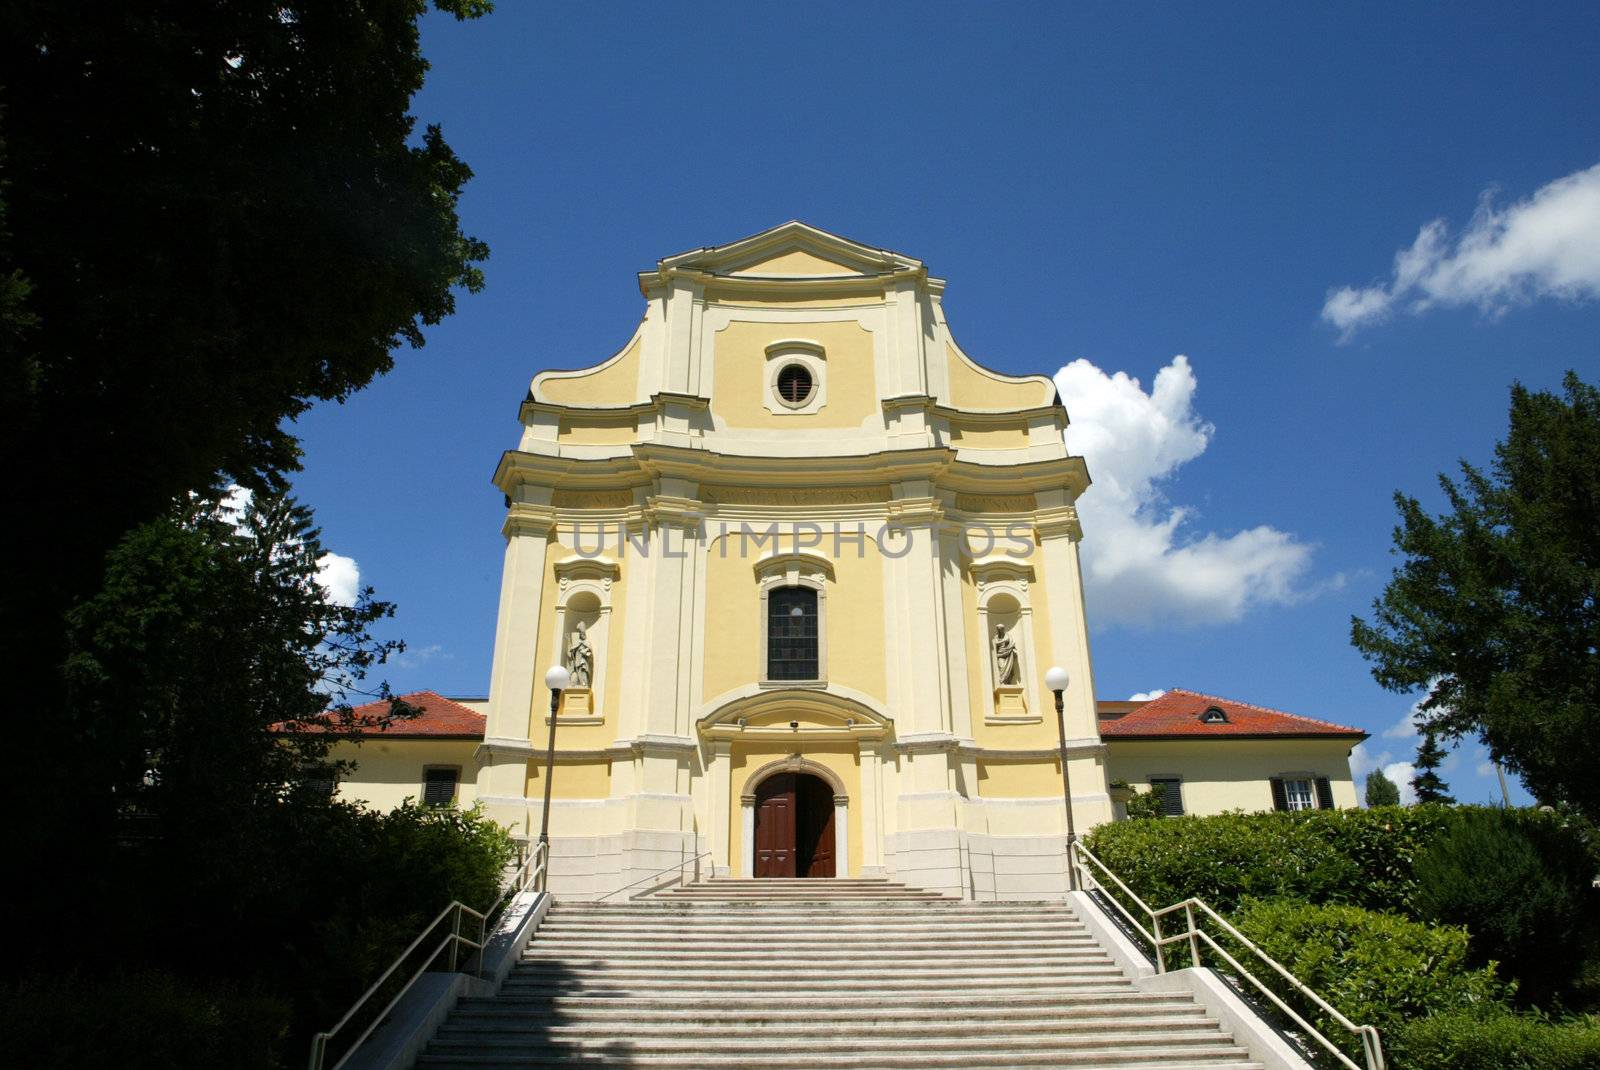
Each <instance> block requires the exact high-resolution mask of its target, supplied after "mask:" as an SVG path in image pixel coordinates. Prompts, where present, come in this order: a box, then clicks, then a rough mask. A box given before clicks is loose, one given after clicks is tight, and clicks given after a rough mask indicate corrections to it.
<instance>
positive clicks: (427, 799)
mask: <svg viewBox="0 0 1600 1070" xmlns="http://www.w3.org/2000/svg"><path fill="white" fill-rule="evenodd" d="M422 776H423V781H422V805H423V806H449V805H450V804H451V803H453V802H455V801H456V771H455V770H454V769H429V770H427V771H426V772H424V773H423V775H422Z"/></svg>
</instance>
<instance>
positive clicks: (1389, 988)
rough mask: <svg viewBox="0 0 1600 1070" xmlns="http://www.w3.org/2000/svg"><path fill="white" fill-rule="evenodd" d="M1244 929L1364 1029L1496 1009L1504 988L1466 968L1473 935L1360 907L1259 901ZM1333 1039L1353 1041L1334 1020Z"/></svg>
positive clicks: (1248, 911)
mask: <svg viewBox="0 0 1600 1070" xmlns="http://www.w3.org/2000/svg"><path fill="white" fill-rule="evenodd" d="M1234 924H1236V925H1237V926H1238V927H1239V930H1240V931H1241V932H1243V933H1244V934H1245V935H1246V936H1248V937H1249V938H1250V939H1251V940H1253V941H1255V943H1256V944H1257V945H1258V946H1260V948H1261V950H1263V951H1265V952H1266V953H1267V954H1268V955H1270V956H1272V957H1273V958H1274V959H1277V960H1278V961H1279V962H1280V963H1282V964H1283V965H1284V966H1285V967H1286V968H1287V969H1288V970H1289V972H1290V973H1292V974H1294V975H1295V976H1296V977H1298V978H1300V980H1302V981H1304V982H1305V983H1306V984H1307V985H1309V986H1310V987H1311V988H1312V990H1313V991H1315V992H1316V993H1317V994H1318V995H1320V996H1322V998H1323V999H1326V1000H1327V1001H1328V1002H1329V1003H1331V1004H1333V1005H1334V1006H1335V1007H1337V1008H1339V1010H1340V1011H1342V1012H1343V1013H1344V1014H1345V1015H1346V1016H1347V1017H1348V1018H1350V1019H1351V1020H1352V1021H1354V1022H1357V1023H1358V1024H1360V1023H1364V1024H1368V1025H1375V1026H1377V1027H1378V1028H1379V1029H1380V1030H1385V1029H1389V1028H1392V1027H1394V1026H1396V1025H1398V1024H1400V1023H1402V1022H1408V1021H1411V1020H1413V1019H1416V1018H1421V1017H1424V1016H1426V1015H1430V1014H1436V1013H1439V1012H1441V1011H1453V1010H1459V1009H1463V1008H1474V1007H1476V1008H1483V1007H1496V1006H1497V1005H1498V1001H1499V999H1500V998H1501V997H1502V996H1503V995H1504V994H1505V986H1504V985H1503V984H1501V982H1500V980H1499V979H1498V978H1497V977H1496V976H1495V973H1494V969H1493V968H1492V967H1489V968H1484V969H1474V968H1472V967H1471V965H1470V964H1469V962H1468V951H1467V931H1466V930H1465V929H1463V928H1460V927H1458V926H1447V925H1429V924H1426V923H1424V922H1417V921H1411V920H1409V919H1406V918H1402V917H1398V916H1396V915H1394V914H1384V913H1380V912H1378V911H1375V910H1364V909H1362V908H1361V907H1352V906H1340V905H1337V904H1329V905H1322V906H1316V905H1313V904H1310V903H1300V902H1294V901H1292V900H1254V901H1251V902H1248V903H1246V904H1244V906H1243V908H1241V909H1240V910H1239V911H1238V912H1237V913H1236V915H1235V916H1234ZM1324 1032H1325V1033H1326V1034H1327V1036H1328V1037H1329V1039H1335V1040H1337V1039H1338V1038H1340V1037H1342V1036H1348V1035H1349V1034H1348V1031H1347V1030H1345V1029H1344V1028H1342V1027H1340V1026H1338V1025H1335V1024H1333V1023H1331V1022H1329V1023H1327V1024H1326V1025H1325V1027H1324Z"/></svg>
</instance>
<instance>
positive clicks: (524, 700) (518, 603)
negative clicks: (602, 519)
mask: <svg viewBox="0 0 1600 1070" xmlns="http://www.w3.org/2000/svg"><path fill="white" fill-rule="evenodd" d="M517 493H518V495H519V496H520V497H522V498H523V499H527V498H540V499H542V501H528V500H519V501H516V502H514V503H513V504H512V506H511V509H510V511H509V513H508V514H507V516H506V522H505V527H504V532H505V536H506V554H505V567H504V571H503V572H502V573H501V578H500V610H499V617H498V619H497V621H496V625H495V643H494V658H493V661H492V664H491V668H490V673H489V713H488V724H487V726H486V729H485V732H484V736H485V740H486V742H487V743H488V745H489V755H490V757H489V761H488V764H486V765H485V766H484V768H483V771H482V774H481V775H482V777H483V782H482V784H481V786H480V788H479V795H480V798H482V799H483V801H484V803H485V805H486V806H488V807H489V809H490V812H491V814H493V815H494V817H495V819H496V820H498V821H508V822H509V823H511V824H512V827H513V828H519V827H522V826H524V824H525V822H526V820H527V813H526V805H525V801H524V795H525V793H526V791H527V754H526V752H524V751H521V750H508V749H506V748H501V749H500V750H498V751H497V750H496V749H495V747H494V743H495V741H496V740H504V741H508V742H512V743H521V744H524V745H528V744H529V743H530V740H529V735H528V732H529V720H530V718H531V715H532V710H533V703H534V701H535V700H536V698H537V697H538V695H537V694H536V690H537V689H538V688H540V687H541V686H542V683H541V675H540V674H541V673H542V671H543V667H542V666H541V665H540V664H539V610H540V607H541V604H542V602H543V598H544V574H545V558H546V556H547V552H548V549H549V542H550V533H551V531H552V530H554V528H555V521H556V518H555V512H554V510H552V509H551V508H550V506H549V504H548V502H549V499H550V490H549V488H545V487H526V486H524V487H518V488H517Z"/></svg>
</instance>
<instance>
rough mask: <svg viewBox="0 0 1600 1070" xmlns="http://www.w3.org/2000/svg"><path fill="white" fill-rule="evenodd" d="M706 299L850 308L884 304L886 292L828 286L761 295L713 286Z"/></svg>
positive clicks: (716, 302)
mask: <svg viewBox="0 0 1600 1070" xmlns="http://www.w3.org/2000/svg"><path fill="white" fill-rule="evenodd" d="M830 290H831V291H832V292H830ZM705 298H706V303H707V304H708V305H728V306H734V307H739V308H849V307H850V306H852V305H878V304H882V303H883V291H882V290H872V291H869V292H862V291H861V290H859V289H857V288H855V287H851V288H849V289H843V290H839V289H833V288H832V287H825V288H823V289H822V290H820V291H818V290H816V289H809V288H808V289H806V290H801V291H797V292H796V293H793V294H785V293H781V292H779V293H774V292H770V291H763V292H762V293H761V295H760V296H759V297H758V296H754V295H751V294H745V293H740V292H738V291H736V290H728V289H715V288H711V289H707V290H706V294H705Z"/></svg>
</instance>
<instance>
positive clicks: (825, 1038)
mask: <svg viewBox="0 0 1600 1070" xmlns="http://www.w3.org/2000/svg"><path fill="white" fill-rule="evenodd" d="M773 1039H775V1038H772V1037H769V1036H767V1034H766V1032H765V1031H763V1032H762V1033H761V1034H759V1035H756V1036H751V1035H750V1034H749V1033H745V1034H743V1035H737V1034H736V1035H734V1036H732V1037H710V1036H706V1035H705V1034H703V1033H696V1034H695V1035H693V1036H688V1037H685V1036H682V1035H670V1034H669V1035H664V1036H656V1035H630V1036H629V1037H628V1051H629V1055H630V1056H632V1057H638V1056H647V1055H705V1056H712V1057H714V1056H717V1055H724V1054H727V1055H734V1054H746V1055H749V1056H751V1057H752V1058H756V1059H759V1057H760V1055H761V1054H762V1053H763V1052H769V1051H771V1050H773V1047H774V1045H773V1044H772V1043H771V1041H772V1040H773ZM563 1041H564V1043H566V1044H568V1045H570V1046H571V1047H574V1048H577V1049H579V1050H581V1051H589V1050H594V1049H596V1048H598V1049H600V1050H602V1051H603V1050H604V1049H605V1048H607V1047H610V1046H612V1045H615V1044H616V1043H617V1038H616V1036H615V1035H610V1036H602V1037H599V1038H590V1037H586V1036H583V1035H579V1036H574V1037H566V1038H563ZM545 1043H546V1041H545V1039H544V1038H543V1037H541V1036H538V1035H532V1034H526V1035H519V1034H517V1033H514V1032H511V1031H504V1030H501V1031H477V1030H469V1031H461V1030H441V1031H440V1034H439V1036H438V1037H437V1038H436V1039H435V1041H434V1044H433V1049H434V1050H436V1051H437V1052H438V1053H439V1054H441V1055H443V1054H448V1053H449V1052H452V1051H488V1050H494V1051H502V1052H503V1051H515V1052H518V1053H519V1054H521V1053H529V1054H536V1053H537V1052H539V1051H540V1050H541V1049H542V1048H543V1047H544V1046H545ZM903 1046H904V1045H903V1044H902V1043H900V1042H899V1041H897V1040H896V1039H895V1038H893V1037H889V1038H884V1039H882V1040H880V1039H879V1038H878V1037H877V1036H876V1035H875V1034H873V1033H867V1032H861V1033H858V1034H856V1035H843V1036H841V1035H840V1034H838V1033H836V1032H829V1033H826V1034H823V1033H821V1032H820V1031H814V1032H813V1033H811V1034H810V1036H809V1038H807V1039H806V1040H805V1045H804V1049H805V1051H806V1053H807V1054H809V1055H829V1054H834V1055H852V1054H853V1055H857V1056H860V1057H862V1058H871V1057H872V1055H873V1053H875V1052H881V1053H885V1054H888V1053H892V1052H894V1051H896V1050H898V1049H900V1048H902V1047H903ZM995 1048H1001V1049H1006V1050H1011V1051H1015V1052H1029V1051H1039V1050H1041V1049H1044V1050H1050V1051H1056V1052H1063V1053H1078V1052H1104V1051H1136V1050H1140V1049H1152V1048H1153V1049H1159V1050H1162V1051H1164V1052H1182V1053H1186V1054H1212V1053H1217V1052H1220V1053H1225V1054H1228V1055H1232V1056H1234V1057H1238V1056H1242V1055H1244V1051H1243V1050H1242V1049H1240V1048H1238V1047H1236V1046H1235V1045H1234V1044H1233V1042H1232V1038H1231V1037H1229V1036H1228V1035H1227V1034H1225V1033H1222V1032H1220V1031H1211V1032H1204V1033H1196V1032H1193V1031H1188V1032H1184V1031H1174V1030H1149V1031H1140V1030H1126V1029H1123V1030H1118V1031H1116V1032H1113V1033H1103V1034H1101V1035H1099V1036H1075V1035H1072V1034H1069V1033H1048V1034H1045V1035H1043V1036H1039V1035H1035V1034H1030V1033H1019V1032H1014V1031H1012V1030H1009V1029H1007V1030H982V1031H980V1032H978V1033H976V1034H973V1033H970V1032H969V1033H966V1034H965V1035H961V1036H938V1035H927V1034H925V1035H923V1036H922V1037H921V1038H920V1039H919V1040H918V1041H917V1049H918V1051H920V1052H922V1053H923V1054H925V1055H946V1056H954V1055H959V1054H964V1053H966V1052H969V1051H974V1050H979V1051H987V1050H993V1049H995Z"/></svg>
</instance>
